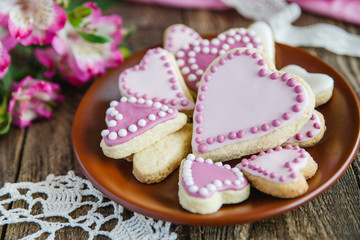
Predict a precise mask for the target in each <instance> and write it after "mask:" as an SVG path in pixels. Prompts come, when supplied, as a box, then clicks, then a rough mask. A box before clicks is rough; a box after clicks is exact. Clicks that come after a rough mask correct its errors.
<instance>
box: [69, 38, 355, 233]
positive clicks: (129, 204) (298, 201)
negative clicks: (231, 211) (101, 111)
mask: <svg viewBox="0 0 360 240" xmlns="http://www.w3.org/2000/svg"><path fill="white" fill-rule="evenodd" d="M276 45H278V46H281V47H283V48H292V49H293V50H295V51H298V52H300V53H301V54H305V55H307V56H310V57H312V58H316V60H317V61H320V62H321V63H322V64H323V65H325V66H326V67H327V68H329V69H331V71H332V72H333V73H334V74H336V75H337V77H339V78H341V80H342V81H341V82H342V84H343V85H344V86H345V87H346V89H347V90H348V92H349V93H350V94H351V100H352V101H353V102H354V103H355V106H356V109H357V117H358V119H359V120H360V106H359V101H358V99H357V97H356V95H355V92H354V91H353V89H352V87H351V86H350V84H349V83H348V82H347V80H346V79H345V78H344V77H343V76H342V75H341V74H340V73H339V72H338V71H337V70H336V69H335V68H334V67H332V66H331V65H329V64H328V63H327V62H325V61H323V60H322V59H321V58H319V57H318V56H316V55H314V54H311V53H310V52H308V51H306V50H303V49H301V48H298V47H292V46H289V45H285V44H281V43H277V42H276ZM156 46H160V45H159V44H158V45H156ZM156 46H153V47H149V48H145V49H142V50H140V51H138V52H136V53H135V54H133V55H132V57H134V58H135V57H136V56H138V55H143V54H144V53H145V51H146V50H147V49H151V48H154V47H156ZM125 61H126V60H125ZM123 65H124V64H122V65H121V66H119V67H117V68H113V69H110V70H108V72H107V73H105V74H104V75H103V76H101V77H99V78H98V79H97V80H96V81H95V82H93V83H92V85H91V86H90V87H89V89H88V90H87V91H86V93H85V95H84V96H83V98H82V99H81V101H80V103H79V105H78V107H77V110H76V113H75V116H74V120H73V124H72V130H71V131H72V133H71V139H72V148H73V151H74V155H75V158H76V160H77V163H78V164H79V166H80V169H81V171H82V172H83V174H84V175H85V176H86V178H87V179H88V180H89V181H90V182H91V183H92V184H93V185H94V186H95V187H96V188H97V189H98V190H99V191H100V192H102V193H103V194H104V195H105V196H106V197H108V198H109V199H111V200H112V201H114V202H117V203H118V204H120V205H122V206H123V207H124V208H127V209H129V210H131V211H133V212H137V213H140V214H143V215H145V216H149V217H152V218H154V219H158V220H163V221H169V222H171V223H174V224H183V225H192V226H220V225H233V224H242V223H250V222H254V221H259V220H264V219H267V218H271V217H274V216H277V215H280V214H283V213H285V212H287V211H290V210H292V209H294V208H296V207H299V206H301V205H304V204H305V203H307V202H309V201H310V200H312V199H314V198H316V197H317V196H319V195H320V194H322V193H323V192H324V191H325V190H327V189H328V188H330V187H331V186H332V185H333V184H335V182H336V181H337V180H338V179H339V178H340V177H341V176H342V175H343V174H344V173H345V171H346V170H347V169H348V168H349V166H350V164H351V163H352V161H353V159H354V158H355V156H356V153H357V150H358V148H359V144H360V127H359V128H358V131H357V136H356V141H355V142H354V143H353V148H352V151H351V152H350V153H348V156H349V157H348V158H347V159H346V160H345V161H343V163H342V164H341V166H340V168H338V169H337V171H336V172H335V173H334V174H333V175H331V176H330V177H329V178H328V179H327V180H326V181H325V182H324V183H323V184H321V185H320V186H318V187H317V188H315V189H314V190H313V191H311V192H310V193H308V194H306V195H304V196H301V197H299V198H295V199H291V200H292V201H291V203H288V204H286V205H285V206H282V207H281V208H280V210H279V208H274V209H271V210H269V211H266V213H265V214H262V215H261V218H259V217H258V216H257V215H255V216H254V215H251V216H250V217H248V218H246V219H241V218H240V219H239V218H236V217H235V216H228V217H227V218H226V219H222V220H221V222H219V219H216V220H215V219H211V217H210V221H206V220H205V221H204V219H202V217H201V218H200V219H198V218H197V217H196V216H204V215H199V214H192V213H190V212H187V213H189V214H188V216H189V217H188V218H186V219H185V218H182V217H180V218H177V217H174V216H168V215H167V214H166V211H165V212H163V211H159V210H157V211H155V212H154V211H153V210H151V209H149V208H148V207H146V204H135V203H134V201H126V200H124V199H122V198H120V197H119V196H116V195H115V194H114V193H112V192H111V191H110V190H109V189H108V188H106V187H104V186H103V185H102V184H101V183H99V181H98V180H96V179H95V178H94V177H93V176H92V174H91V173H89V172H88V170H87V169H86V167H85V166H84V164H83V162H82V161H81V158H80V156H79V153H78V150H77V148H76V143H75V132H76V129H75V121H76V119H77V118H78V115H79V109H80V107H81V106H82V105H83V104H84V102H86V99H87V98H88V97H89V96H91V92H93V91H96V86H97V85H99V84H101V83H102V82H103V80H102V79H103V78H105V77H106V75H110V74H111V73H112V72H114V71H117V70H118V69H119V68H122V67H123ZM137 203H138V202H137ZM184 211H186V210H184ZM190 216H191V217H190ZM207 216H210V215H207ZM199 221H201V223H200V222H199Z"/></svg>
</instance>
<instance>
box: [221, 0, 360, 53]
mask: <svg viewBox="0 0 360 240" xmlns="http://www.w3.org/2000/svg"><path fill="white" fill-rule="evenodd" d="M222 1H223V3H225V4H226V5H228V6H229V7H233V8H235V9H236V10H237V11H238V12H239V13H240V14H241V15H243V16H244V17H247V18H249V19H252V20H255V21H265V22H267V23H268V24H269V25H270V26H271V28H272V30H273V33H274V38H275V40H276V41H278V42H280V43H285V44H288V45H292V46H310V47H323V48H325V49H327V50H329V51H331V52H334V53H336V54H340V55H348V56H355V57H360V36H359V35H355V34H351V33H348V32H346V31H344V30H343V29H341V28H339V27H337V26H334V25H331V24H323V23H320V24H314V25H310V26H304V27H298V26H293V25H292V23H293V22H294V21H295V20H296V19H298V18H299V17H300V15H301V9H300V7H299V6H298V5H297V4H295V3H292V4H288V3H286V2H285V1H284V0H276V1H269V0H222Z"/></svg>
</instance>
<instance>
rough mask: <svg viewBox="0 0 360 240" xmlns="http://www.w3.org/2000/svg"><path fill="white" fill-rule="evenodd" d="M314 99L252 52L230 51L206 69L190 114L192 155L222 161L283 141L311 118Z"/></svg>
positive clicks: (305, 88)
mask: <svg viewBox="0 0 360 240" xmlns="http://www.w3.org/2000/svg"><path fill="white" fill-rule="evenodd" d="M314 102H315V101H314V96H313V93H312V91H311V89H310V87H309V86H308V85H307V84H306V82H304V81H303V80H302V79H301V78H299V77H296V76H294V75H293V76H290V74H287V73H281V72H278V71H277V70H276V69H275V67H274V66H273V64H272V63H271V62H270V61H268V60H267V59H266V56H265V55H264V53H263V52H261V51H259V50H256V49H253V48H252V49H248V48H242V49H232V50H230V51H229V52H227V53H226V54H224V55H222V56H221V57H219V58H218V59H216V60H215V61H214V62H213V63H212V64H211V65H210V66H209V67H208V69H207V70H206V72H205V73H204V76H203V78H202V82H201V86H200V88H199V92H198V97H197V102H196V106H195V111H194V130H193V139H192V147H193V153H194V154H195V155H196V156H201V157H204V158H211V159H213V160H214V161H226V160H230V159H234V158H239V157H241V156H244V155H248V154H253V153H256V152H260V151H264V150H267V149H269V148H273V147H276V146H278V145H281V144H282V143H284V142H285V141H286V140H287V139H288V138H290V137H292V136H294V135H295V134H296V133H297V132H298V131H300V129H301V128H302V127H303V126H304V125H305V123H307V121H308V120H309V119H310V117H311V115H312V112H313V111H314Z"/></svg>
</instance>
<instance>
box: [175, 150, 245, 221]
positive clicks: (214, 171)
mask: <svg viewBox="0 0 360 240" xmlns="http://www.w3.org/2000/svg"><path fill="white" fill-rule="evenodd" d="M249 194H250V187H249V184H248V182H247V180H246V179H245V178H244V176H243V174H242V172H241V171H240V170H239V169H238V168H231V166H230V165H228V164H226V165H223V164H222V163H221V162H217V163H213V161H212V160H211V159H206V160H204V159H203V158H201V157H199V158H196V157H195V155H193V154H189V155H188V156H187V158H186V159H184V161H183V162H182V164H181V167H180V173H179V201H180V205H181V206H182V207H183V208H185V209H186V210H188V211H190V212H193V213H200V214H211V213H215V212H216V211H218V210H219V209H220V207H221V206H222V205H223V204H229V203H239V202H242V201H244V200H245V199H247V198H248V196H249Z"/></svg>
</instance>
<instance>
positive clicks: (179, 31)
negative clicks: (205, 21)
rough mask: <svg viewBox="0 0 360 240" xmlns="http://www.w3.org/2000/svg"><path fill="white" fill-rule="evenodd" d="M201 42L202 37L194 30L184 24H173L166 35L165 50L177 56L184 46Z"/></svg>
mask: <svg viewBox="0 0 360 240" xmlns="http://www.w3.org/2000/svg"><path fill="white" fill-rule="evenodd" d="M196 40H198V41H200V40H202V37H201V36H200V35H199V34H198V33H197V32H196V31H195V30H194V29H192V28H190V27H188V26H186V25H184V24H173V25H171V26H169V27H168V28H167V29H166V30H165V33H164V48H165V49H166V50H168V51H169V52H171V53H172V54H175V53H176V52H177V51H178V50H179V49H180V48H181V47H182V46H183V45H185V44H189V43H191V42H193V41H196Z"/></svg>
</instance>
